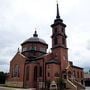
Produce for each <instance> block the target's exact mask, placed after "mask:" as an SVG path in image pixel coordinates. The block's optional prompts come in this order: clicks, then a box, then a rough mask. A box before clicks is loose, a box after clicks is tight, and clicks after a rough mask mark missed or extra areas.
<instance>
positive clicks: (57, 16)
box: [56, 1, 60, 19]
mask: <svg viewBox="0 0 90 90" xmlns="http://www.w3.org/2000/svg"><path fill="white" fill-rule="evenodd" d="M56 18H57V19H60V15H59V7H58V1H57V15H56Z"/></svg>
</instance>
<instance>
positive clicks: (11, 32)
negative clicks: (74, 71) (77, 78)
mask: <svg viewBox="0 0 90 90" xmlns="http://www.w3.org/2000/svg"><path fill="white" fill-rule="evenodd" d="M58 3H59V10H60V16H61V18H62V19H63V21H64V23H65V24H66V25H67V27H66V34H67V36H68V38H67V47H68V48H69V50H68V55H69V60H70V61H73V63H74V65H77V66H80V67H83V68H90V55H89V54H90V0H58ZM55 18H56V0H0V71H4V72H8V71H9V65H10V61H11V60H12V58H13V57H14V55H15V54H16V52H17V50H18V48H21V47H20V45H21V43H22V42H23V41H25V40H26V39H28V38H30V37H32V35H33V33H34V31H35V29H36V30H37V32H38V35H39V37H40V38H42V39H44V40H45V41H46V42H47V43H48V44H49V49H48V51H49V50H50V48H51V34H52V29H51V27H50V25H51V24H53V22H54V19H55Z"/></svg>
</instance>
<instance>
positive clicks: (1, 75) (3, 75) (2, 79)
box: [0, 72, 6, 84]
mask: <svg viewBox="0 0 90 90" xmlns="http://www.w3.org/2000/svg"><path fill="white" fill-rule="evenodd" d="M5 79H6V73H4V72H0V84H4V83H5Z"/></svg>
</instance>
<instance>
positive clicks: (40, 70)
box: [39, 66, 42, 77]
mask: <svg viewBox="0 0 90 90" xmlns="http://www.w3.org/2000/svg"><path fill="white" fill-rule="evenodd" d="M39 76H40V77H42V67H41V66H40V68H39Z"/></svg>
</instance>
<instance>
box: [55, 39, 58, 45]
mask: <svg viewBox="0 0 90 90" xmlns="http://www.w3.org/2000/svg"><path fill="white" fill-rule="evenodd" d="M57 44H58V39H57V37H55V38H54V45H57Z"/></svg>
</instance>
